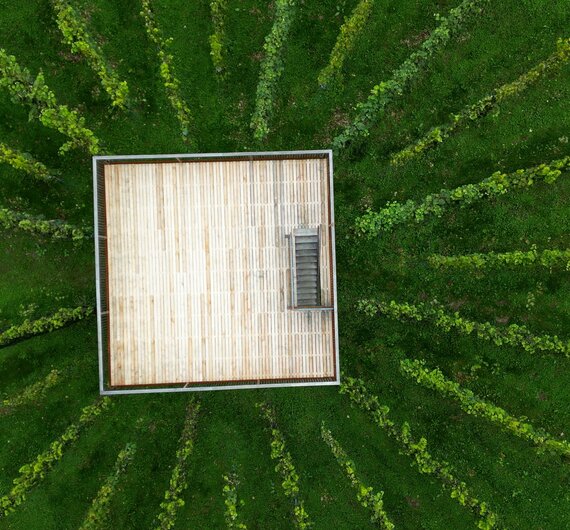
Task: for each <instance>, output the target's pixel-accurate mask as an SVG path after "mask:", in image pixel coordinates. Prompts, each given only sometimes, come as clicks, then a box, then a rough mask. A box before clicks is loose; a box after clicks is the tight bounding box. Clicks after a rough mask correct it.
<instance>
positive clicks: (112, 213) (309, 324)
mask: <svg viewBox="0 0 570 530" xmlns="http://www.w3.org/2000/svg"><path fill="white" fill-rule="evenodd" d="M104 171H105V200H106V219H107V227H106V230H107V254H108V258H107V259H108V292H109V354H110V362H109V367H110V384H111V385H112V386H130V385H147V384H168V383H197V382H222V381H223V382H227V381H257V380H290V379H295V380H296V379H305V378H314V379H321V378H332V377H335V375H336V369H335V347H334V336H335V332H334V314H333V312H332V311H297V310H291V309H289V307H288V306H289V304H290V295H291V293H290V276H289V274H290V270H289V267H290V259H289V243H288V240H287V238H286V237H285V236H286V235H287V234H290V233H291V232H292V231H293V230H294V229H296V228H313V227H317V226H319V227H320V228H321V248H320V255H321V261H320V275H321V287H322V293H321V301H322V304H323V305H332V302H333V301H332V296H333V291H332V281H331V277H332V262H331V254H330V245H331V241H330V230H329V228H330V214H329V206H328V205H329V197H328V179H329V176H328V168H327V161H326V159H301V160H295V159H291V160H249V161H243V160H240V161H227V160H226V161H224V160H217V161H208V162H205V161H200V162H198V161H192V162H157V163H146V162H145V163H120V164H106V165H105V170H104Z"/></svg>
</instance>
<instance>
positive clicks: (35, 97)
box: [0, 48, 100, 155]
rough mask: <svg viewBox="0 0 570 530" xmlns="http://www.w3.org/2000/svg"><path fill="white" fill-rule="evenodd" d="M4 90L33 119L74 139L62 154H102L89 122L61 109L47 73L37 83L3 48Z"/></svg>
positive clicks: (0, 65)
mask: <svg viewBox="0 0 570 530" xmlns="http://www.w3.org/2000/svg"><path fill="white" fill-rule="evenodd" d="M0 87H2V88H6V89H7V90H8V92H9V94H10V96H11V97H12V101H14V102H15V103H21V104H24V105H27V106H28V107H29V108H30V118H32V117H37V118H38V119H39V120H40V122H41V123H42V124H43V125H45V126H46V127H49V128H51V129H55V130H57V131H59V132H60V133H62V134H64V135H66V136H67V137H69V138H70V140H69V141H68V142H66V143H64V144H63V145H62V146H61V147H60V148H59V152H60V154H63V153H66V152H67V151H69V150H70V149H72V148H74V147H83V148H85V149H87V151H88V152H89V153H90V154H92V155H96V154H98V153H99V152H100V147H99V140H97V138H96V137H95V135H94V134H93V132H92V131H91V130H89V129H87V128H86V127H85V118H83V117H82V116H80V115H79V114H78V113H77V111H75V110H69V108H68V107H67V105H58V104H57V102H56V99H55V94H54V93H53V92H52V91H51V90H50V89H49V87H48V86H47V85H46V83H45V81H44V75H43V73H42V72H41V71H40V72H39V74H38V75H37V76H36V78H35V79H34V78H33V77H32V75H31V74H30V72H29V70H27V69H26V68H22V67H21V66H20V65H19V64H18V63H17V61H16V58H15V57H14V56H13V55H8V53H6V50H4V49H3V48H0Z"/></svg>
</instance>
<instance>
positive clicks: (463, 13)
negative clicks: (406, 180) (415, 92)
mask: <svg viewBox="0 0 570 530" xmlns="http://www.w3.org/2000/svg"><path fill="white" fill-rule="evenodd" d="M486 3H487V0H463V2H461V4H459V5H458V6H457V7H454V8H452V9H451V10H450V11H449V13H448V15H447V16H446V17H442V16H438V17H437V21H438V22H439V25H438V26H437V27H436V28H435V29H434V30H433V31H432V32H431V34H430V35H429V37H428V38H427V39H426V40H425V41H424V42H423V43H422V44H421V46H420V47H419V49H418V50H416V51H415V52H413V53H412V54H411V55H410V57H409V58H408V59H406V60H405V61H404V62H403V63H402V65H401V66H400V67H399V68H397V69H396V70H395V71H394V72H393V73H392V77H391V78H390V79H388V80H387V81H382V82H381V83H379V84H377V85H375V86H374V87H373V88H372V90H371V92H370V95H369V96H368V99H367V100H366V101H365V102H363V103H359V104H358V105H357V106H356V116H355V117H354V118H353V120H352V122H351V123H350V124H349V125H347V126H346V127H345V128H344V130H343V131H342V132H341V133H340V134H338V135H337V136H336V138H335V139H334V140H333V148H334V149H335V150H336V151H339V150H340V149H342V148H344V147H346V146H347V145H348V144H349V143H351V142H353V141H354V140H357V139H358V138H362V137H365V136H368V135H369V131H370V127H372V125H374V123H375V122H376V121H377V120H378V119H379V118H380V117H381V116H382V114H383V113H384V111H385V110H386V108H387V107H388V105H389V104H390V103H392V102H393V101H394V100H395V99H396V98H397V97H399V96H401V95H402V94H403V93H404V91H405V90H407V89H408V87H409V86H410V84H411V83H412V81H414V80H415V79H417V78H418V77H419V75H420V74H421V73H422V71H424V70H425V68H426V66H427V64H428V61H429V60H430V59H431V58H432V57H433V56H434V55H435V54H437V53H438V52H439V51H441V50H442V49H443V47H444V46H445V45H446V44H447V43H448V42H449V40H450V39H451V38H452V37H454V36H456V35H457V34H459V33H460V32H461V31H462V30H463V28H464V26H465V24H466V23H467V22H468V21H469V20H470V19H471V18H473V17H474V16H476V15H479V14H480V13H481V11H482V8H483V6H484V5H485V4H486Z"/></svg>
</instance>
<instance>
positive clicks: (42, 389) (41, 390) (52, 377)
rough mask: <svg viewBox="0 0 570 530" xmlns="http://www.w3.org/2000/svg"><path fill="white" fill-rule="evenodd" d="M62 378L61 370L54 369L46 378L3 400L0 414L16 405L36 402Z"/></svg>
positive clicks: (0, 405)
mask: <svg viewBox="0 0 570 530" xmlns="http://www.w3.org/2000/svg"><path fill="white" fill-rule="evenodd" d="M60 379H61V372H60V371H59V370H52V371H51V372H50V373H49V374H48V375H47V376H46V377H45V378H44V379H42V380H41V381H37V382H35V383H32V384H31V385H29V386H27V387H26V388H24V390H22V392H20V393H19V394H16V395H15V396H12V397H11V398H7V399H4V400H2V402H1V404H0V414H1V413H4V414H6V413H9V412H12V411H13V410H14V409H15V408H16V407H21V406H22V405H28V404H30V403H34V402H35V401H37V400H38V399H41V398H42V397H43V396H44V395H45V393H46V391H47V390H49V389H50V388H51V387H53V386H55V385H56V384H57V383H59V381H60Z"/></svg>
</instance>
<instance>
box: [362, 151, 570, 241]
mask: <svg viewBox="0 0 570 530" xmlns="http://www.w3.org/2000/svg"><path fill="white" fill-rule="evenodd" d="M568 170H570V156H566V157H564V158H561V159H558V160H553V161H552V162H549V163H548V164H540V165H539V166H534V167H531V168H527V169H517V170H516V171H514V172H512V173H502V172H500V171H496V172H495V173H493V174H492V175H491V176H490V177H488V178H486V179H483V180H482V181H481V182H479V183H477V184H465V185H463V186H459V187H458V188H455V189H451V190H447V189H442V190H440V191H439V193H433V194H431V195H428V196H427V197H425V198H424V199H423V200H422V201H421V202H416V201H412V200H408V201H406V202H404V203H402V202H395V201H394V202H389V203H388V204H387V205H386V206H385V207H384V208H382V209H381V210H379V211H377V212H373V211H372V210H371V209H370V208H369V209H368V210H367V211H366V213H365V214H364V215H362V216H360V217H358V218H357V219H356V222H355V229H356V233H357V235H360V236H367V237H370V238H371V237H374V236H377V235H378V234H380V232H387V231H389V230H391V229H392V228H393V227H394V226H397V225H399V224H403V223H408V222H413V223H421V222H423V221H424V220H425V219H426V218H427V217H430V216H436V217H441V216H442V215H443V214H444V212H445V211H446V210H447V208H449V207H450V206H451V205H453V204H458V205H459V206H461V207H464V206H468V205H470V204H473V203H474V202H477V201H479V200H481V199H483V198H492V197H499V196H501V195H504V194H505V193H507V192H509V191H510V190H514V189H520V188H529V187H530V186H532V185H533V184H535V183H537V182H545V183H547V184H552V183H553V182H556V180H557V179H558V177H559V176H560V175H561V174H562V173H563V172H567V171H568Z"/></svg>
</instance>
